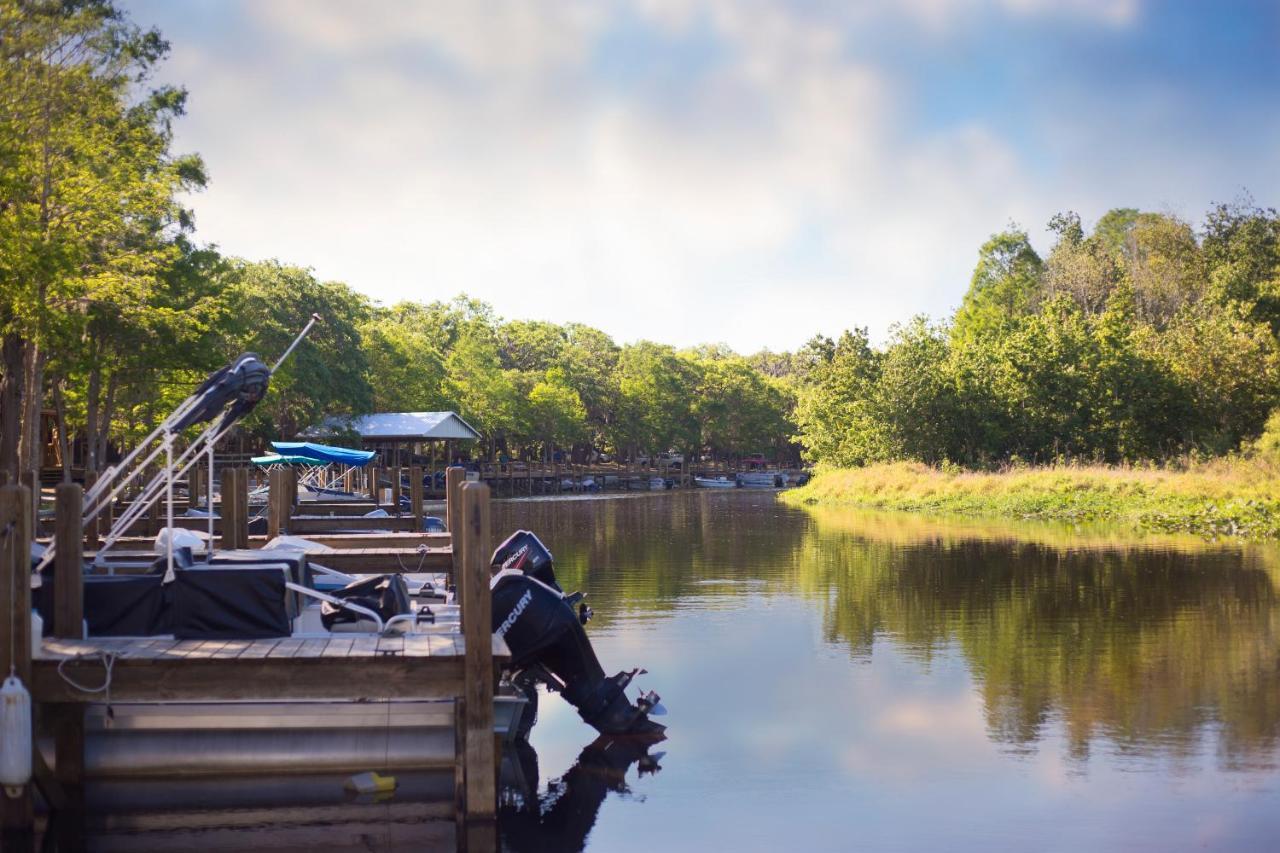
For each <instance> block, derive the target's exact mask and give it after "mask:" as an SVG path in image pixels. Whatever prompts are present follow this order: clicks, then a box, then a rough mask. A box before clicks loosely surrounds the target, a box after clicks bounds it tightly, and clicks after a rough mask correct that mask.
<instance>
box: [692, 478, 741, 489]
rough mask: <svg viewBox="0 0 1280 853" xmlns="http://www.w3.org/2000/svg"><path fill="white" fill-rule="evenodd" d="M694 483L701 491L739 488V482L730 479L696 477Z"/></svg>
mask: <svg viewBox="0 0 1280 853" xmlns="http://www.w3.org/2000/svg"><path fill="white" fill-rule="evenodd" d="M693 482H694V483H695V484H697V486H698V488H700V489H736V488H738V481H737V480H730V479H729V478H728V477H715V478H714V479H713V478H711V477H694V478H693Z"/></svg>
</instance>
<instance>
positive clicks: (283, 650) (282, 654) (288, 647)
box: [267, 639, 304, 658]
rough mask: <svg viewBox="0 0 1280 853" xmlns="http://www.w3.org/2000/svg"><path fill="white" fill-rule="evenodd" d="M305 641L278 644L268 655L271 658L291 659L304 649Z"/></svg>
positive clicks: (286, 641) (289, 640) (284, 641)
mask: <svg viewBox="0 0 1280 853" xmlns="http://www.w3.org/2000/svg"><path fill="white" fill-rule="evenodd" d="M303 642H304V641H303V640H294V639H286V640H281V641H280V642H279V643H277V644H276V647H275V648H274V649H272V650H271V651H270V652H268V653H267V657H269V658H291V657H293V656H294V653H296V652H297V651H298V649H300V648H301V647H302V643H303Z"/></svg>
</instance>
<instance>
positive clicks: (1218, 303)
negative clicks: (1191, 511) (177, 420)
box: [0, 0, 1280, 474]
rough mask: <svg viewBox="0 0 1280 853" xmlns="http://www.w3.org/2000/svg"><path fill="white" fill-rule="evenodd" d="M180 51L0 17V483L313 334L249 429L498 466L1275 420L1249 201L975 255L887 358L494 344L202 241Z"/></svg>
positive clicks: (1048, 445) (962, 460)
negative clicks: (374, 432) (969, 273)
mask: <svg viewBox="0 0 1280 853" xmlns="http://www.w3.org/2000/svg"><path fill="white" fill-rule="evenodd" d="M167 50H168V46H167V45H166V43H165V42H164V40H163V39H162V38H161V36H160V35H159V34H158V33H157V32H154V31H145V30H142V29H140V28H138V27H137V26H135V25H134V24H132V23H130V22H129V21H128V20H127V18H125V17H124V16H123V15H122V14H121V13H120V12H119V11H118V10H117V9H116V8H115V7H114V6H113V5H112V4H111V3H110V2H108V0H61V2H25V1H24V0H0V463H2V464H3V466H4V469H5V470H7V471H8V472H9V473H10V474H16V473H17V472H18V471H20V470H32V469H36V468H38V467H40V465H41V461H42V460H41V454H42V452H43V449H44V444H45V442H46V441H47V440H48V436H47V435H46V434H44V433H43V431H42V429H41V424H42V423H43V422H44V420H45V417H44V415H43V414H42V413H43V412H44V411H46V410H52V411H53V412H54V413H55V420H56V422H57V423H58V425H59V427H58V429H57V430H56V431H55V432H56V436H57V439H56V440H57V441H59V442H61V443H62V445H63V447H62V450H63V453H62V457H63V459H64V460H66V459H67V458H68V456H69V454H68V452H67V451H68V449H69V448H68V447H67V443H68V442H69V441H71V440H73V439H74V440H77V441H79V442H82V444H83V446H84V447H85V448H86V453H85V456H86V459H85V463H86V465H87V467H90V468H100V467H102V465H104V464H105V462H106V461H107V452H108V447H109V446H110V445H111V444H113V443H114V444H115V445H117V446H119V445H127V444H129V443H130V442H131V441H132V440H134V439H136V438H137V437H138V436H140V435H141V434H144V433H145V432H147V431H149V430H150V429H151V428H152V427H153V426H154V425H155V424H156V423H158V422H159V420H160V419H161V418H162V417H163V416H164V415H165V414H166V413H167V412H169V411H170V410H172V408H173V407H174V406H175V405H176V404H177V403H178V402H179V401H180V400H181V399H182V397H184V396H185V395H186V394H187V393H189V391H190V389H191V388H192V387H193V385H194V384H195V383H196V382H197V381H199V379H200V378H202V376H203V375H205V374H206V373H208V372H209V371H211V370H213V369H215V368H217V367H219V366H221V365H222V364H225V363H226V362H227V361H228V360H229V359H230V358H232V357H233V356H235V355H236V354H237V353H239V352H242V351H254V352H258V353H259V354H260V355H262V356H263V358H265V359H268V360H274V358H275V357H276V356H277V355H278V354H279V353H281V352H282V351H283V350H284V349H285V347H286V346H287V345H288V343H289V341H290V340H291V339H292V338H293V336H294V335H295V334H296V333H297V331H298V330H299V329H301V328H302V326H303V325H304V324H305V322H306V320H307V318H308V317H309V316H310V315H311V314H312V313H318V314H320V315H321V316H322V317H323V318H324V321H323V323H321V324H320V325H319V326H317V328H316V329H315V330H314V331H313V332H312V333H311V335H310V337H309V339H308V341H307V344H306V345H305V346H303V347H301V348H299V350H298V351H297V352H296V353H295V354H294V356H293V357H292V358H291V359H290V361H289V362H288V363H287V364H286V365H285V367H284V368H283V369H282V371H281V372H280V373H279V374H277V376H276V377H274V379H273V382H272V393H271V394H270V395H269V397H268V398H267V400H266V401H265V403H264V404H263V405H262V406H261V407H260V408H259V410H258V411H257V412H255V413H254V415H253V416H252V418H251V419H250V420H249V421H248V422H247V423H246V425H245V428H246V429H248V430H249V431H250V432H251V433H252V434H253V435H254V436H255V437H256V439H258V440H261V441H265V440H266V439H271V438H279V437H285V438H288V437H293V436H295V435H296V434H297V433H298V432H299V431H300V430H302V429H304V428H305V427H307V426H310V425H312V424H315V423H318V422H319V421H320V420H321V419H322V418H323V417H325V416H327V415H334V414H361V413H365V412H370V411H416V410H436V409H454V410H457V411H458V412H460V413H461V414H462V415H463V416H464V417H465V418H467V419H468V420H469V421H470V422H471V423H472V424H473V425H474V426H476V427H477V428H478V429H479V430H481V432H482V433H483V434H484V436H485V441H484V443H483V446H482V447H481V448H480V452H481V453H482V454H484V455H487V456H491V457H492V456H503V455H505V456H508V457H510V458H519V457H522V456H523V457H525V458H534V457H538V456H546V455H547V454H550V453H552V452H554V451H556V450H564V451H570V452H572V453H573V454H574V456H575V458H577V459H579V460H583V459H587V458H590V457H592V456H593V455H594V454H596V453H598V452H609V453H613V454H616V455H619V456H633V455H635V454H637V453H639V452H641V451H644V452H648V453H661V452H663V451H666V450H676V451H680V452H683V453H685V454H695V455H702V454H711V455H715V456H720V457H732V456H740V455H746V454H756V453H763V454H765V455H766V456H770V457H773V458H788V457H790V456H792V455H794V454H795V453H796V452H797V444H796V443H795V442H798V445H799V447H802V448H803V451H804V454H805V456H806V457H807V458H808V459H809V460H811V461H816V462H823V463H831V464H836V465H859V464H864V463H868V462H874V461H882V460H893V459H913V460H921V461H925V462H931V463H941V462H952V463H959V464H964V465H971V466H984V465H993V464H1002V463H1005V462H1008V461H1011V460H1014V459H1023V460H1028V461H1050V460H1055V459H1089V460H1104V461H1120V460H1137V459H1163V458H1167V457H1169V456H1171V455H1175V454H1182V453H1187V452H1192V451H1194V452H1202V453H1210V454H1212V453H1220V452H1223V451H1226V450H1230V449H1232V448H1234V447H1237V446H1239V444H1240V442H1241V441H1243V440H1245V439H1249V438H1251V437H1253V436H1255V435H1257V434H1258V432H1259V431H1260V429H1261V427H1262V425H1263V423H1264V421H1265V419H1266V417H1267V413H1268V412H1269V411H1270V410H1272V409H1274V408H1275V407H1276V405H1277V402H1278V401H1280V346H1278V344H1277V330H1278V329H1280V218H1278V217H1277V214H1276V213H1275V212H1274V211H1271V210H1263V209H1259V208H1256V207H1254V206H1253V205H1252V204H1249V203H1237V204H1230V205H1221V206H1218V207H1215V208H1214V209H1213V210H1211V211H1210V212H1209V213H1208V215H1207V216H1206V218H1205V224H1204V226H1203V228H1202V230H1201V231H1199V232H1196V231H1195V230H1193V229H1192V228H1191V227H1190V226H1189V225H1188V224H1187V223H1185V222H1182V221H1180V220H1178V219H1177V218H1176V217H1173V216H1168V215H1163V214H1152V213H1140V212H1138V211H1136V210H1128V209H1125V210H1115V211H1112V212H1110V213H1108V214H1107V215H1106V216H1104V217H1103V218H1102V219H1101V220H1100V221H1099V222H1098V223H1097V224H1096V225H1095V226H1094V228H1093V229H1092V230H1091V231H1090V232H1088V233H1086V231H1085V229H1084V227H1083V225H1082V223H1081V222H1080V220H1079V218H1078V217H1076V216H1075V215H1073V214H1066V215H1062V216H1058V217H1055V219H1054V220H1053V222H1052V223H1050V225H1051V228H1052V229H1053V230H1054V231H1055V232H1056V234H1057V241H1056V244H1055V245H1054V247H1053V249H1052V250H1051V251H1050V253H1049V255H1048V257H1047V258H1041V257H1040V256H1039V255H1038V254H1037V253H1036V251H1035V250H1034V249H1033V248H1032V246H1031V244H1030V242H1029V240H1028V237H1027V235H1026V234H1025V233H1024V232H1022V231H1020V230H1017V229H1012V230H1009V231H1007V232H1005V233H1002V234H997V235H996V236H994V237H993V238H992V239H991V240H990V241H988V242H987V243H986V244H985V245H984V246H983V247H982V249H981V252H980V255H979V263H978V266H977V269H976V270H975V272H974V275H973V280H972V284H971V286H970V288H969V292H968V294H967V295H966V296H965V299H964V302H963V304H962V305H961V307H960V309H959V310H958V311H957V312H956V314H955V316H954V317H953V318H952V319H951V320H950V321H949V322H946V323H931V322H929V321H928V320H926V319H923V318H917V319H915V320H912V321H911V322H909V323H907V324H906V325H904V326H901V327H899V328H897V329H895V330H894V331H893V333H892V335H891V337H890V339H889V341H888V343H887V345H885V346H882V347H876V346H873V345H872V343H871V341H870V339H869V337H868V335H867V332H866V330H855V331H853V332H846V333H845V334H844V335H842V336H841V337H840V338H839V340H831V339H828V338H825V337H821V336H819V337H815V338H814V339H812V340H811V341H810V342H809V343H808V344H806V345H805V346H804V347H802V348H801V349H799V350H798V351H796V352H794V353H771V352H768V351H765V352H761V353H757V354H755V355H751V356H747V357H743V356H740V355H737V354H735V353H733V352H732V351H730V350H728V349H726V348H724V347H718V346H706V347H700V348H695V349H690V350H682V351H677V350H676V349H674V348H672V347H669V346H664V345H661V344H655V343H649V342H643V341H642V342H639V343H633V344H625V345H619V344H618V343H616V342H615V341H613V340H612V339H610V338H609V336H608V335H606V334H605V333H604V332H601V331H600V330H598V329H594V328H590V327H588V326H583V325H579V324H573V323H570V324H565V325H557V324H554V323H547V322H536V321H505V320H502V319H501V318H499V317H497V316H496V315H495V314H494V312H493V310H492V308H490V307H489V306H488V305H485V304H483V303H480V302H476V301H474V300H470V299H467V298H465V297H459V298H457V299H454V300H452V301H444V302H442V301H410V302H403V303H400V304H397V305H393V306H390V307H385V306H380V305H377V304H374V303H372V302H371V301H370V300H368V299H367V298H366V297H364V296H362V295H361V294H359V293H357V292H355V291H353V290H352V289H350V288H349V287H347V286H346V285H344V284H341V283H335V282H324V281H320V280H318V279H317V278H316V277H315V276H314V275H313V274H312V273H311V272H310V271H308V270H306V269H302V268H298V267H293V266H286V265H282V264H279V263H276V262H250V261H244V260H239V259H234V258H225V257H222V256H221V255H220V254H219V253H218V252H217V251H215V250H214V249H213V248H210V247H206V246H201V245H200V244H198V243H197V242H196V241H195V239H194V237H193V233H194V222H193V219H192V216H191V214H190V213H189V211H187V210H185V209H184V208H183V206H182V205H181V203H180V199H181V198H182V196H183V194H184V193H186V192H189V191H192V190H196V189H199V188H200V187H201V186H203V184H204V183H205V169H204V164H203V163H202V162H201V160H200V158H199V157H198V156H194V155H183V154H179V153H176V152H174V151H173V150H171V149H172V140H173V136H172V125H173V122H174V121H175V120H176V119H177V118H178V117H179V116H181V114H182V112H183V108H184V103H185V92H184V91H182V90H181V89H176V88H167V87H161V88H157V89H153V88H150V87H149V85H150V84H149V77H150V74H151V72H152V70H153V69H154V67H155V65H156V63H157V62H159V61H160V60H161V59H162V58H163V57H164V55H165V54H166V52H167Z"/></svg>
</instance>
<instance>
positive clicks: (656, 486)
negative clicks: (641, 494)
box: [649, 477, 671, 492]
mask: <svg viewBox="0 0 1280 853" xmlns="http://www.w3.org/2000/svg"><path fill="white" fill-rule="evenodd" d="M669 488H671V481H670V480H665V479H663V478H662V477H650V478H649V490H650V491H653V492H660V491H662V490H664V489H669Z"/></svg>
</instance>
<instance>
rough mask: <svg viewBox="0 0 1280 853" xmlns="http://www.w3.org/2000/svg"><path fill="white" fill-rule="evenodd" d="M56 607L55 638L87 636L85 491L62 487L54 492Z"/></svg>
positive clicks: (65, 484)
mask: <svg viewBox="0 0 1280 853" xmlns="http://www.w3.org/2000/svg"><path fill="white" fill-rule="evenodd" d="M54 507H55V509H54V534H53V541H54V547H55V548H56V549H57V553H56V554H55V556H54V563H53V572H54V585H53V588H54V606H53V625H51V626H50V633H51V634H53V636H55V637H65V638H67V639H75V640H78V639H81V638H82V637H83V636H84V531H83V529H82V523H81V516H82V515H83V514H84V489H82V488H80V486H79V485H78V484H76V483H63V484H61V485H59V486H58V488H57V490H56V491H55V492H54Z"/></svg>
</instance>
